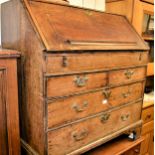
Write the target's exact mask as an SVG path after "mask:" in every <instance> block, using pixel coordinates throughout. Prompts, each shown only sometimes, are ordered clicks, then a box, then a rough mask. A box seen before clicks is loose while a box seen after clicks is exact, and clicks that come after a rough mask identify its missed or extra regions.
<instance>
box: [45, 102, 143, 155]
mask: <svg viewBox="0 0 155 155" xmlns="http://www.w3.org/2000/svg"><path fill="white" fill-rule="evenodd" d="M141 106H142V103H140V102H139V103H135V104H132V105H128V106H126V107H122V108H120V109H117V110H115V111H108V112H107V113H103V114H100V115H98V116H96V117H94V118H91V119H87V120H85V121H82V122H79V123H76V124H72V125H70V126H66V127H64V128H59V129H57V130H53V131H50V132H48V134H47V136H48V154H49V155H53V154H57V155H64V154H67V153H70V152H72V151H74V150H76V149H78V148H80V147H82V146H85V145H88V144H89V143H91V142H94V141H96V140H99V139H100V138H103V137H105V136H106V135H109V134H111V133H112V132H115V131H118V130H119V129H121V128H123V127H126V126H128V125H129V124H132V123H134V122H136V121H138V120H140V114H141ZM60 148H61V149H60Z"/></svg>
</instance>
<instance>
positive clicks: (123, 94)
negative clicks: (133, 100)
mask: <svg viewBox="0 0 155 155" xmlns="http://www.w3.org/2000/svg"><path fill="white" fill-rule="evenodd" d="M130 95H131V91H128V92H127V93H122V96H123V97H124V98H127V97H129V96H130Z"/></svg>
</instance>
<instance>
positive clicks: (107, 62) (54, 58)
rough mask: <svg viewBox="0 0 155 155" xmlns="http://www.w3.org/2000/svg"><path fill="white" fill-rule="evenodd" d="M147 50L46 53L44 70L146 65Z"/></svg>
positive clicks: (67, 71)
mask: <svg viewBox="0 0 155 155" xmlns="http://www.w3.org/2000/svg"><path fill="white" fill-rule="evenodd" d="M147 62H148V53H147V52H128V51H123V52H118V51H115V52H109V51H108V52H102V53H99V52H94V53H80V54H47V59H46V72H47V73H48V74H52V73H64V72H65V73H70V72H79V71H80V72H81V71H92V70H104V69H112V68H122V67H129V66H130V67H131V66H138V65H146V64H147Z"/></svg>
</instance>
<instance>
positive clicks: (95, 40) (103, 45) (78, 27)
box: [24, 0, 148, 51]
mask: <svg viewBox="0 0 155 155" xmlns="http://www.w3.org/2000/svg"><path fill="white" fill-rule="evenodd" d="M41 1H42V0H41ZM41 1H36V0H33V1H27V0H25V1H24V2H25V4H26V7H27V10H28V12H29V14H30V16H31V18H32V21H33V22H34V25H35V26H36V28H37V30H38V32H39V34H40V36H41V39H42V41H43V43H44V45H45V47H46V50H47V51H63V50H67V51H69V50H147V49H148V47H147V46H146V45H145V43H144V41H143V40H142V39H141V38H140V36H139V35H138V34H137V33H136V32H135V30H134V29H133V27H132V26H131V25H130V24H129V22H128V21H127V19H126V18H125V17H123V16H118V15H112V14H107V13H102V12H98V11H93V10H88V9H82V8H77V7H73V6H68V5H60V4H59V5H58V4H55V3H47V2H41Z"/></svg>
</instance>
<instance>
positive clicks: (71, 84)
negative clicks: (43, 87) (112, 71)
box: [47, 72, 107, 98]
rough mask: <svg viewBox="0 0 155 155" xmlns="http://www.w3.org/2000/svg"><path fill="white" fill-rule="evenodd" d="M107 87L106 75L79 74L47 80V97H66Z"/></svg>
mask: <svg viewBox="0 0 155 155" xmlns="http://www.w3.org/2000/svg"><path fill="white" fill-rule="evenodd" d="M106 85H107V74H106V73H103V72H102V73H94V74H79V75H70V76H58V77H51V78H47V97H49V98H51V97H57V96H67V95H70V94H74V93H78V92H80V91H88V90H91V89H96V88H101V87H104V86H106Z"/></svg>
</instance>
